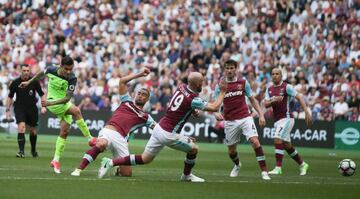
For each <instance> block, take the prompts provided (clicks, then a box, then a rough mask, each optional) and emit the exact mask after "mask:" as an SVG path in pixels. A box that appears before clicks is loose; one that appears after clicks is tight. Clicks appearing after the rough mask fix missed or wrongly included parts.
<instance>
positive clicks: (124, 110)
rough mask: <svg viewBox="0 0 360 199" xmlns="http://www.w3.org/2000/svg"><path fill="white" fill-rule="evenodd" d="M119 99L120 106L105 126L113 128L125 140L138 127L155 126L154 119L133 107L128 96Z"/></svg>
mask: <svg viewBox="0 0 360 199" xmlns="http://www.w3.org/2000/svg"><path fill="white" fill-rule="evenodd" d="M120 99H121V104H120V106H119V107H118V108H117V109H116V110H115V111H114V113H113V115H112V116H111V118H110V120H109V121H108V122H107V124H109V125H112V126H114V127H115V128H116V130H117V132H119V133H120V134H121V135H122V136H123V137H124V138H125V139H128V137H129V135H130V134H131V133H132V132H134V131H135V130H136V129H138V128H140V127H143V126H152V125H155V121H154V119H153V118H152V117H151V116H150V115H149V114H148V113H145V112H144V111H143V110H141V109H139V108H138V107H137V106H135V104H134V102H133V100H132V99H131V97H130V96H129V94H126V95H122V96H120Z"/></svg>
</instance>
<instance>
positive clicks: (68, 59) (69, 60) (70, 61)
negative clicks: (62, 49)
mask: <svg viewBox="0 0 360 199" xmlns="http://www.w3.org/2000/svg"><path fill="white" fill-rule="evenodd" d="M64 65H66V66H72V65H74V60H73V59H72V58H71V57H70V56H68V55H66V56H65V57H63V58H62V59H61V66H64Z"/></svg>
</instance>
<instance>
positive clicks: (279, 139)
mask: <svg viewBox="0 0 360 199" xmlns="http://www.w3.org/2000/svg"><path fill="white" fill-rule="evenodd" d="M271 76H272V81H273V85H272V86H270V87H269V88H267V89H266V94H265V102H264V104H265V107H266V108H268V107H270V106H271V107H272V109H273V117H274V120H275V121H274V122H275V124H274V127H275V129H276V130H275V136H274V144H275V159H276V167H275V168H274V169H273V170H272V171H270V172H269V174H274V175H279V174H281V173H282V169H281V167H282V159H283V156H284V149H285V150H286V152H287V153H288V154H289V155H290V156H291V158H292V159H294V160H295V161H296V162H297V163H298V164H299V169H300V175H306V172H307V170H308V168H309V165H308V164H307V163H306V162H304V161H303V160H302V159H301V157H300V155H299V153H298V152H297V151H296V150H295V148H294V146H293V145H292V144H291V140H290V133H291V129H292V128H293V127H294V123H295V121H294V118H293V117H292V114H291V111H290V109H289V103H290V99H291V98H292V97H295V99H297V100H298V101H299V102H300V104H301V107H302V108H303V110H304V112H305V122H306V124H307V125H310V124H311V123H312V119H311V114H310V112H309V110H308V107H307V106H306V104H305V101H304V100H303V99H302V96H301V94H300V93H297V92H296V91H295V89H294V88H293V87H292V86H291V85H290V84H287V83H285V82H283V81H282V73H281V70H280V69H279V68H274V69H272V71H271Z"/></svg>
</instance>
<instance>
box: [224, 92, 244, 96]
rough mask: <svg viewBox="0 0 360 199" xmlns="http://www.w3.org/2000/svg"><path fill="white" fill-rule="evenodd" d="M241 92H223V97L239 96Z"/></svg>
mask: <svg viewBox="0 0 360 199" xmlns="http://www.w3.org/2000/svg"><path fill="white" fill-rule="evenodd" d="M242 93H243V92H242V91H234V92H228V93H226V94H225V98H228V97H235V96H239V95H242Z"/></svg>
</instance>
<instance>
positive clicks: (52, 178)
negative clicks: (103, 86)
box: [0, 176, 358, 186]
mask: <svg viewBox="0 0 360 199" xmlns="http://www.w3.org/2000/svg"><path fill="white" fill-rule="evenodd" d="M0 180H15V181H16V180H44V181H47V180H54V181H56V180H61V181H98V180H99V181H101V180H106V181H112V180H114V181H115V180H117V179H113V178H103V179H98V178H96V177H95V176H94V178H83V177H80V178H79V177H64V178H60V177H59V178H55V177H14V176H1V177H0ZM121 180H127V181H132V182H151V181H158V182H180V181H179V180H177V179H176V180H175V179H174V180H171V179H166V180H165V179H158V180H149V181H148V180H143V179H134V178H128V179H125V178H121ZM206 182H207V183H240V184H242V183H267V184H304V185H313V184H315V185H352V186H358V184H356V183H353V182H333V183H322V182H310V183H309V182H296V181H286V182H279V181H266V182H265V181H246V180H239V181H236V180H235V181H234V180H229V181H227V180H209V181H206Z"/></svg>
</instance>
